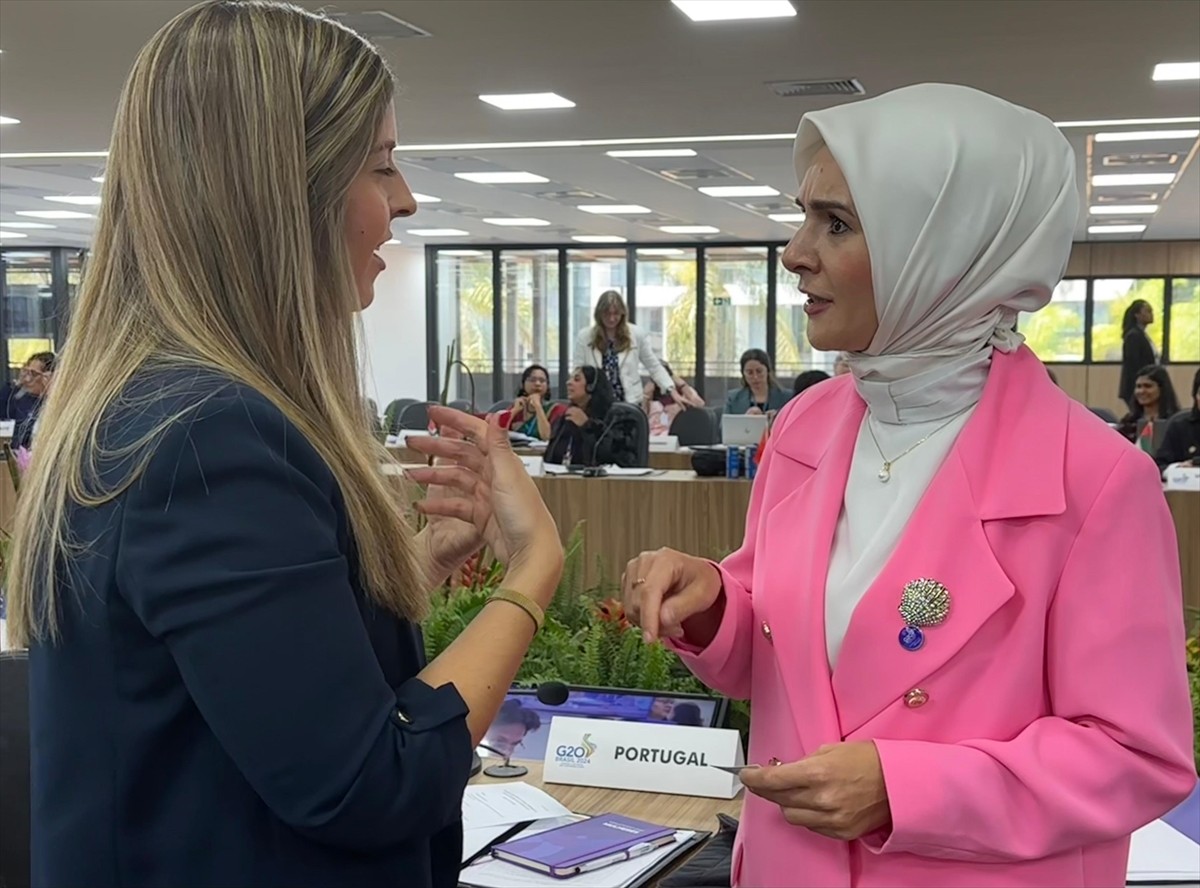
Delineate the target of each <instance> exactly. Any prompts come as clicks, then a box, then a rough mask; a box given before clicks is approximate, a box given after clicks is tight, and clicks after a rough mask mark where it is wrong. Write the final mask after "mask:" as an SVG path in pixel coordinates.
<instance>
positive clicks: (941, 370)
mask: <svg viewBox="0 0 1200 888" xmlns="http://www.w3.org/2000/svg"><path fill="white" fill-rule="evenodd" d="M822 146H826V147H828V148H829V151H830V153H831V154H832V155H833V157H834V159H835V160H836V161H837V163H838V165H839V166H840V167H841V169H842V173H843V175H844V176H845V177H846V182H847V184H848V185H849V187H850V193H851V196H852V197H853V199H854V203H855V206H856V208H857V211H858V217H859V220H860V222H861V223H862V227H863V233H864V236H865V237H866V239H867V246H868V248H869V250H870V253H871V274H872V279H873V282H874V288H875V307H876V311H877V314H878V316H879V329H878V331H877V332H876V334H875V337H874V339H873V340H872V341H871V344H870V345H869V346H868V347H867V349H866V351H865V352H858V353H853V352H852V353H850V355H849V356H848V357H849V362H850V365H851V369H852V371H853V372H854V375H855V378H856V380H857V381H858V384H859V389H860V391H863V392H864V396H867V395H868V393H869V390H870V389H872V388H876V389H878V388H880V387H882V389H883V391H877V392H876V393H875V394H876V395H877V396H879V395H886V397H883V398H882V399H881V398H880V397H874V398H873V397H868V402H869V403H871V406H872V409H873V410H874V409H875V408H876V406H877V404H876V402H877V401H879V400H883V401H884V402H885V404H886V402H887V401H888V400H892V399H895V400H897V401H898V403H896V404H893V405H892V406H891V408H890V410H891V411H892V412H893V413H894V415H892V416H890V417H889V416H888V415H883V416H880V418H881V419H883V420H885V421H889V420H890V421H892V422H902V421H904V412H905V409H906V406H907V405H906V398H908V400H909V401H911V399H912V396H913V395H914V393H915V392H916V391H919V390H925V389H929V388H930V387H931V386H932V387H933V388H937V387H938V385H939V383H942V382H944V381H946V380H951V379H957V380H959V381H960V384H963V385H965V384H967V383H968V382H970V383H971V384H972V385H973V386H976V385H977V387H978V388H979V389H982V380H984V379H986V375H987V368H988V366H989V364H990V361H991V354H992V349H993V348H998V349H1000V350H1001V351H1004V352H1008V351H1012V350H1014V349H1016V348H1017V347H1018V346H1019V345H1020V344H1021V343H1022V342H1023V341H1024V337H1023V336H1021V335H1020V334H1019V333H1017V332H1016V330H1015V326H1016V320H1017V312H1021V311H1024V312H1033V311H1037V310H1038V309H1040V308H1042V307H1043V306H1044V305H1046V304H1047V303H1048V302H1049V301H1050V295H1051V293H1052V292H1053V290H1054V287H1055V285H1056V284H1057V283H1058V281H1059V280H1060V279H1061V278H1062V275H1063V272H1064V271H1065V269H1066V263H1067V259H1068V257H1069V255H1070V249H1071V239H1072V235H1073V233H1074V230H1075V225H1076V221H1077V219H1078V215H1079V198H1078V192H1077V190H1076V183H1075V154H1074V151H1073V150H1072V149H1071V146H1070V145H1069V144H1068V143H1067V140H1066V139H1065V138H1064V137H1063V135H1062V134H1061V133H1060V132H1059V131H1058V129H1057V128H1056V127H1055V126H1054V124H1053V123H1052V122H1051V121H1049V120H1048V119H1047V118H1045V117H1043V116H1042V115H1040V114H1037V113H1035V112H1033V111H1030V110H1029V109H1027V108H1021V107H1019V106H1017V105H1013V104H1011V103H1009V102H1006V101H1003V100H1002V99H998V98H996V97H995V96H991V95H988V94H987V93H983V92H980V91H978V90H974V89H970V88H968V87H965V86H957V85H951V84H943V83H926V84H920V85H917V86H909V87H905V88H903V89H898V90H895V91H893V92H889V93H885V94H884V95H881V96H878V97H877V98H873V99H867V100H865V101H861V102H854V103H851V104H847V105H839V106H837V107H834V108H828V109H826V110H823V111H814V112H811V113H809V114H806V115H804V117H803V118H802V119H801V121H800V128H799V130H798V131H797V133H796V145H795V164H796V172H797V176H798V179H803V177H804V173H805V171H806V170H807V168H808V166H809V164H810V163H811V162H812V159H813V156H814V155H815V154H816V153H817V152H818V151H819V150H820V149H821V147H822ZM977 394H978V393H976V395H977ZM917 397H918V400H921V398H920V396H917ZM883 413H884V414H887V413H888V409H885V410H884V411H883Z"/></svg>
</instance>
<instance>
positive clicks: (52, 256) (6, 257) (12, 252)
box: [0, 247, 85, 381]
mask: <svg viewBox="0 0 1200 888" xmlns="http://www.w3.org/2000/svg"><path fill="white" fill-rule="evenodd" d="M84 256H85V251H84V250H79V249H74V248H67V247H45V248H42V249H34V248H18V247H12V248H4V249H0V348H3V352H4V355H3V360H4V368H5V372H6V374H7V376H6V377H5V381H10V380H15V379H16V377H17V375H18V373H19V372H20V370H21V367H22V366H24V364H25V362H26V361H28V360H29V357H30V356H31V355H34V354H37V353H38V352H46V351H58V349H59V348H60V347H61V345H62V342H63V340H64V339H65V338H66V334H67V319H68V318H69V317H70V313H71V302H72V300H73V299H74V298H75V291H76V289H77V288H78V285H79V277H80V274H81V271H82V268H83V259H84Z"/></svg>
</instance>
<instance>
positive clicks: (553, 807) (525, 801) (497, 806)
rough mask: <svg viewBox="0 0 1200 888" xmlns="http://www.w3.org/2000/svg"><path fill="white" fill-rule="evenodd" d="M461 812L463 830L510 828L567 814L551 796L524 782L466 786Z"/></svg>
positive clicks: (565, 809) (567, 811) (566, 810)
mask: <svg viewBox="0 0 1200 888" xmlns="http://www.w3.org/2000/svg"><path fill="white" fill-rule="evenodd" d="M462 811H463V829H464V830H474V829H483V828H485V827H492V826H512V825H513V824H514V823H524V822H525V821H528V820H545V819H546V818H548V817H565V816H566V815H568V814H570V813H571V812H570V811H569V810H568V809H567V808H565V807H563V806H562V804H560V803H559V802H558V801H557V800H556V799H555V798H554V797H553V796H551V795H549V794H547V793H545V792H542V790H540V789H538V788H537V787H536V786H530V785H529V784H528V783H492V784H485V785H482V786H468V787H467V791H466V793H465V794H464V795H463V805H462Z"/></svg>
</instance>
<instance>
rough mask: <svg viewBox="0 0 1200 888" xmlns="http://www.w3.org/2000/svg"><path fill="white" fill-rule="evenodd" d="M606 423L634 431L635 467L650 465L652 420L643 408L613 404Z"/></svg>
mask: <svg viewBox="0 0 1200 888" xmlns="http://www.w3.org/2000/svg"><path fill="white" fill-rule="evenodd" d="M605 423H606V424H609V425H612V426H624V427H626V428H630V429H632V430H633V435H632V438H633V445H634V453H635V454H636V457H635V461H634V463H633V465H634V466H648V465H650V420H648V419H647V418H646V414H645V413H644V412H642V408H640V407H635V406H634V405H632V404H613V405H612V407H610V408H609V411H608V416H607V417H605Z"/></svg>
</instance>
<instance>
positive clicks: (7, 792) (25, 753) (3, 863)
mask: <svg viewBox="0 0 1200 888" xmlns="http://www.w3.org/2000/svg"><path fill="white" fill-rule="evenodd" d="M29 820H30V813H29V655H28V654H27V653H26V652H25V651H5V652H4V653H2V654H0V886H3V888H28V886H29V882H30V872H29Z"/></svg>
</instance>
